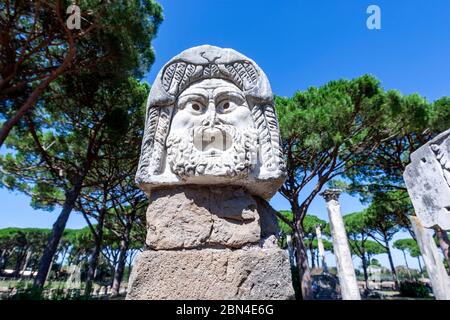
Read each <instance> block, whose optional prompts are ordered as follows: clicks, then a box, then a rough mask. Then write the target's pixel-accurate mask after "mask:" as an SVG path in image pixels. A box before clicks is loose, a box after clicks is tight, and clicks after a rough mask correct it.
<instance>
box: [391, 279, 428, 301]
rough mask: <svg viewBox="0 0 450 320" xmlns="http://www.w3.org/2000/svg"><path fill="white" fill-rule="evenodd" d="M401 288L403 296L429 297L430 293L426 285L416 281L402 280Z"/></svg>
mask: <svg viewBox="0 0 450 320" xmlns="http://www.w3.org/2000/svg"><path fill="white" fill-rule="evenodd" d="M399 290H400V295H401V296H402V297H410V298H428V297H429V294H430V292H429V290H428V288H427V287H426V285H424V284H423V283H421V282H416V281H408V280H406V281H401V282H400V288H399Z"/></svg>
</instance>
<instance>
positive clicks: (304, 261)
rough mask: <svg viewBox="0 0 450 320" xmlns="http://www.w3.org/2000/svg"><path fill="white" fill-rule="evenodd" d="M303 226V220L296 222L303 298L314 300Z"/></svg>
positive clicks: (296, 239)
mask: <svg viewBox="0 0 450 320" xmlns="http://www.w3.org/2000/svg"><path fill="white" fill-rule="evenodd" d="M303 236H304V234H303V228H302V225H301V221H298V222H297V223H296V224H295V230H294V241H295V246H296V247H297V255H296V258H297V266H298V272H299V279H300V288H301V292H300V293H301V299H302V300H312V299H313V298H314V296H313V292H312V283H311V280H312V279H311V272H310V270H309V266H308V256H307V254H306V246H305V243H304V241H303Z"/></svg>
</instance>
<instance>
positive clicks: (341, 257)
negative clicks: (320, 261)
mask: <svg viewBox="0 0 450 320" xmlns="http://www.w3.org/2000/svg"><path fill="white" fill-rule="evenodd" d="M340 193H341V191H340V190H337V189H328V190H325V191H324V192H322V193H321V194H320V195H321V196H323V197H324V198H325V201H326V202H327V210H328V217H329V220H330V227H331V236H332V238H333V250H334V255H335V257H336V267H337V272H338V278H339V284H340V287H341V295H342V299H343V300H361V296H360V293H359V288H358V282H357V281H356V274H355V269H354V267H353V262H352V255H351V252H350V247H349V244H348V239H347V232H346V231H345V227H344V220H343V219H342V215H341V208H340V205H339V201H338V199H339V195H340Z"/></svg>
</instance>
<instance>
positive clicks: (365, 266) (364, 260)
mask: <svg viewBox="0 0 450 320" xmlns="http://www.w3.org/2000/svg"><path fill="white" fill-rule="evenodd" d="M361 264H362V268H363V272H364V281H365V282H366V289H367V290H368V289H369V275H368V273H367V258H366V253H365V252H363V253H362V256H361Z"/></svg>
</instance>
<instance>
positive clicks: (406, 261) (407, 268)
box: [402, 250, 411, 279]
mask: <svg viewBox="0 0 450 320" xmlns="http://www.w3.org/2000/svg"><path fill="white" fill-rule="evenodd" d="M402 253H403V258H404V259H405V265H406V270H408V277H409V279H411V271H409V266H408V260H407V259H406V253H405V250H402Z"/></svg>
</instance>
